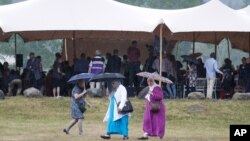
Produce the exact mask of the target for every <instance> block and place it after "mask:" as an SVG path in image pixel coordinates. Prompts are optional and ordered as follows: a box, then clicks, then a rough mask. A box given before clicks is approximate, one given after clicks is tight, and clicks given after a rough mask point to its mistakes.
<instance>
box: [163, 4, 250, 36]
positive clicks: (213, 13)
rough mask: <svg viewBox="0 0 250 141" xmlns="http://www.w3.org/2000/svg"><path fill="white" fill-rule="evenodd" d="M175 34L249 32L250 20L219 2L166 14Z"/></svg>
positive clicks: (167, 22)
mask: <svg viewBox="0 0 250 141" xmlns="http://www.w3.org/2000/svg"><path fill="white" fill-rule="evenodd" d="M163 20H164V22H165V23H166V25H167V26H168V27H169V29H171V31H172V32H173V33H177V32H193V31H195V32H203V31H204V32H214V31H216V32H248V31H250V24H249V23H250V19H249V18H246V17H244V16H241V15H239V14H238V13H236V12H235V10H234V9H231V8H229V7H228V6H226V5H225V4H223V3H222V2H221V1H219V0H211V1H209V2H207V3H206V4H203V5H200V6H196V7H193V8H187V9H182V10H175V11H173V12H166V13H165V15H164V17H163Z"/></svg>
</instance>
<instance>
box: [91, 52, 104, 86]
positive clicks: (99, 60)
mask: <svg viewBox="0 0 250 141" xmlns="http://www.w3.org/2000/svg"><path fill="white" fill-rule="evenodd" d="M95 55H96V56H95V57H94V58H92V60H91V62H90V63H89V71H88V72H89V73H92V74H94V75H97V74H100V73H103V72H104V70H105V67H106V66H105V59H104V58H103V57H101V52H100V51H99V50H96V51H95ZM90 88H91V89H93V88H97V89H100V88H101V83H100V82H90Z"/></svg>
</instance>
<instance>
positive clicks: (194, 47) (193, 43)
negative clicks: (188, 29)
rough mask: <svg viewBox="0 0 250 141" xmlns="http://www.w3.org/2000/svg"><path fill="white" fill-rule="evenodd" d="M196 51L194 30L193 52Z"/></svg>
mask: <svg viewBox="0 0 250 141" xmlns="http://www.w3.org/2000/svg"><path fill="white" fill-rule="evenodd" d="M194 53H195V32H193V54H194Z"/></svg>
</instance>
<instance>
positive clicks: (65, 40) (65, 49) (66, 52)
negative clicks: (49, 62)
mask: <svg viewBox="0 0 250 141" xmlns="http://www.w3.org/2000/svg"><path fill="white" fill-rule="evenodd" d="M64 52H65V59H66V61H68V49H67V39H66V38H65V39H64Z"/></svg>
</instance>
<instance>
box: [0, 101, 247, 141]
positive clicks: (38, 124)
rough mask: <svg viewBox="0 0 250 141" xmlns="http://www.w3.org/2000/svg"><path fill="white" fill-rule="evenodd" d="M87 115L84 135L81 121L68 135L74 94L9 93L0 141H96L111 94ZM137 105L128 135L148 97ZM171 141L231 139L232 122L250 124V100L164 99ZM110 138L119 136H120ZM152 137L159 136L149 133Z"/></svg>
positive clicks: (133, 134)
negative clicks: (35, 95) (80, 131)
mask: <svg viewBox="0 0 250 141" xmlns="http://www.w3.org/2000/svg"><path fill="white" fill-rule="evenodd" d="M89 100H90V101H91V103H92V105H93V107H92V108H90V109H88V110H87V112H86V114H85V120H84V123H83V127H84V133H85V135H84V136H78V130H77V126H76V127H73V129H72V130H71V131H70V135H65V134H64V133H63V132H62V129H63V128H64V127H65V126H67V125H68V124H69V121H70V109H69V104H70V98H69V97H65V98H63V99H54V98H52V97H44V98H39V99H37V98H24V97H21V96H18V97H8V98H7V99H5V100H4V101H0V141H83V140H86V141H90V140H91V141H92V140H101V139H100V137H99V136H100V135H101V134H103V133H105V129H106V128H105V123H103V122H102V120H103V117H104V115H105V113H106V110H107V106H108V98H102V99H100V98H90V99H89ZM131 101H132V103H133V106H134V108H135V111H134V113H133V114H132V117H131V120H130V124H129V129H130V130H129V132H130V133H129V134H130V140H136V138H137V137H140V136H141V134H142V129H141V126H142V125H141V124H142V118H143V111H144V100H138V99H136V98H131ZM165 104H166V107H167V121H166V122H167V126H166V136H165V137H164V140H168V141H228V140H229V125H230V124H250V116H249V115H250V102H249V101H231V100H215V101H214V100H212V101H209V100H185V99H184V100H166V101H165ZM112 140H121V137H120V136H114V137H112ZM150 140H159V139H157V138H151V139H150Z"/></svg>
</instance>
